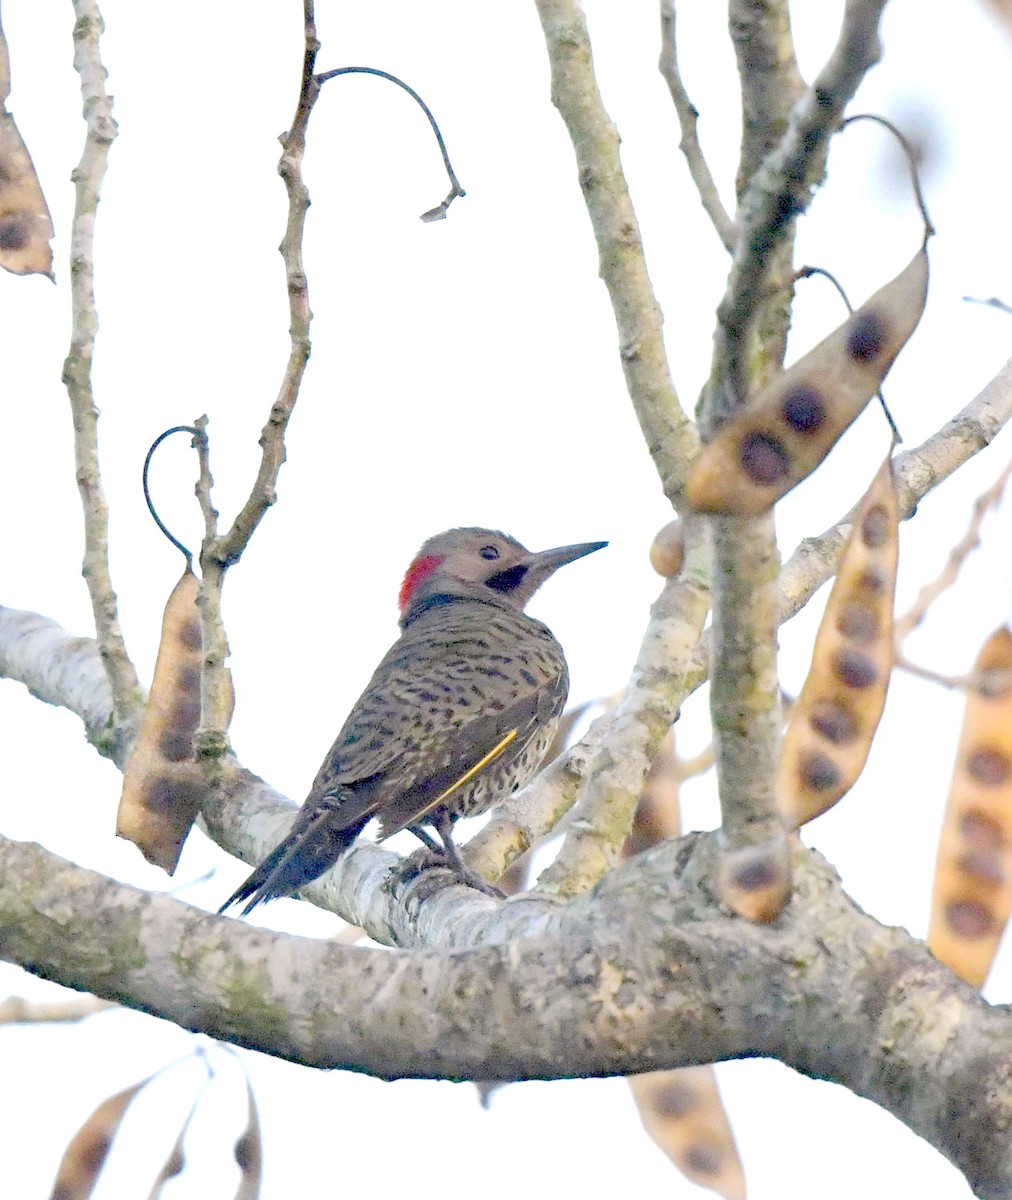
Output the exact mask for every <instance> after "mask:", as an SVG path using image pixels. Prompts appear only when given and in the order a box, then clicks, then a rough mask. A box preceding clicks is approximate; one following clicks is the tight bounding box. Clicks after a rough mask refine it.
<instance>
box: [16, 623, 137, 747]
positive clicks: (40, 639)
mask: <svg viewBox="0 0 1012 1200" xmlns="http://www.w3.org/2000/svg"><path fill="white" fill-rule="evenodd" d="M0 679H13V680H16V681H17V682H18V683H23V684H24V685H25V687H26V688H27V689H28V690H29V692H31V694H32V695H33V696H34V697H35V698H36V699H37V700H41V701H42V702H43V703H44V704H55V705H57V706H59V707H60V708H68V709H70V711H71V712H72V713H74V714H75V715H76V716H78V717H80V718H81V720H82V721H83V722H84V728H85V732H86V734H87V737H88V741H89V742H91V744H92V745H93V746H94V747H95V748H96V749H97V750H98V752H99V753H100V754H103V755H105V756H106V757H107V758H111V759H112V760H113V762H115V763H116V765H117V766H118V767H120V768H122V767H123V766H124V764H125V763H126V760H127V755H128V754H129V752H130V746H131V745H132V744H133V737H132V732H131V730H132V727H131V729H128V728H127V727H125V726H123V725H117V724H116V723H115V720H114V716H113V707H112V706H113V699H112V689H111V688H110V686H109V677H108V675H107V674H106V672H105V668H104V667H103V665H102V658H101V656H100V654H99V650H98V644H97V642H96V641H95V640H94V638H85V637H75V636H74V635H73V634H71V633H68V632H67V631H66V630H65V629H64V628H63V627H62V626H60V625H57V624H56V622H55V621H52V620H50V618H49V617H43V616H41V615H40V614H39V613H33V612H25V611H23V610H21V609H17V608H4V607H3V605H0Z"/></svg>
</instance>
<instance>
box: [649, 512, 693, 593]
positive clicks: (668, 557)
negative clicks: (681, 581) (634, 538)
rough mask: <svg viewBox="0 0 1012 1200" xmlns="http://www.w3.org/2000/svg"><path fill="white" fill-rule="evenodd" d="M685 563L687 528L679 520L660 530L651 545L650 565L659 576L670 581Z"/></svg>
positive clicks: (670, 522)
mask: <svg viewBox="0 0 1012 1200" xmlns="http://www.w3.org/2000/svg"><path fill="white" fill-rule="evenodd" d="M684 561H685V526H684V524H683V523H682V522H681V521H680V520H679V519H678V518H677V517H675V519H674V520H673V521H669V522H668V523H667V525H665V526H664V527H663V529H660V530H659V531H658V533H657V536H656V537H655V538H654V540H653V542H652V543H651V545H650V565H651V566H652V567H653V569H654V570H655V571H656V572H657V574H658V575H663V576H664V578H665V579H670V578H671V576H672V575H677V574H678V572H679V571H680V570H681V569H682V563H683V562H684Z"/></svg>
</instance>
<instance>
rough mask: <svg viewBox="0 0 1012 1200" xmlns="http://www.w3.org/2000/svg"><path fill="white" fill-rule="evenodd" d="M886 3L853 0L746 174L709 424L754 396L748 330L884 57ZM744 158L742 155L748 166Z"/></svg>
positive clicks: (779, 2)
mask: <svg viewBox="0 0 1012 1200" xmlns="http://www.w3.org/2000/svg"><path fill="white" fill-rule="evenodd" d="M885 5H886V0H847V4H846V7H845V10H844V16H843V25H842V27H841V30H840V37H839V39H838V41H837V44H836V46H835V48H834V50H833V52H832V54H831V55H830V57H829V58H828V60H827V61H826V64H825V66H824V67H823V68H822V70H821V71H820V72H819V75H818V77H817V78H816V80H815V82H814V83H813V85H812V86H811V87H810V88H809V89H808V91H807V92H806V93H805V94H804V95H803V96H802V97H801V99H800V100H799V101H798V102H797V103H796V104H795V106H794V108H793V110H792V112H791V115H790V121H789V124H788V127H787V130H786V132H785V133H784V135H783V137H782V138H781V139H780V140H779V142H778V144H777V145H776V146H775V148H774V149H772V150H771V151H770V152H769V153H768V154H766V156H765V158H764V159H763V160H762V162H761V164H760V165H759V166H758V167H757V168H756V169H755V171H754V172H753V173H751V174H748V175H747V176H746V177H747V179H748V183H747V186H746V187H745V190H744V193H743V194H742V198H741V204H740V207H739V211H738V214H737V218H736V220H737V228H738V243H737V249H736V251H735V256H734V261H733V262H732V265H731V271H730V274H729V275H728V280H727V287H726V290H725V292H724V297H723V299H722V300H721V302H720V305H719V307H718V309H717V316H718V330H717V336H716V339H715V346H714V360H713V361H714V379H715V380H717V381H719V382H718V383H717V385H716V386H715V387H714V388H713V389H712V393H713V394H712V396H711V407H710V411H709V415H708V418H707V420H708V424H709V428H710V429H712V428H713V427H715V426H716V425H717V424H719V423H720V422H721V421H723V420H724V419H726V418H727V416H729V415H730V413H731V412H732V411H734V409H735V408H736V407H738V406H740V405H741V404H744V403H745V401H746V399H747V397H748V391H749V385H750V383H751V382H752V380H751V378H750V373H749V371H748V370H747V369H746V367H745V362H746V360H747V355H748V336H747V335H748V333H749V330H750V329H751V326H752V322H753V321H754V319H755V316H756V313H757V312H758V310H759V306H760V303H761V300H762V297H763V295H764V293H766V292H767V291H769V284H770V280H771V278H773V277H774V276H773V275H771V272H772V271H775V269H776V266H777V263H778V262H779V258H778V255H777V249H778V247H779V246H780V245H781V244H782V243H783V241H784V239H786V238H787V237H788V236H789V234H790V232H791V231H792V230H793V229H794V224H795V218H796V217H797V216H798V215H799V214H800V213H802V212H804V211H805V209H806V208H807V207H808V205H809V203H810V200H811V196H812V190H813V186H814V184H815V183H816V182H817V180H818V179H819V177H820V176H821V174H822V171H823V170H824V167H825V160H826V152H827V149H828V144H829V137H830V135H831V134H832V132H833V131H834V130H835V129H836V128H837V127H838V125H839V122H840V119H841V117H842V115H843V110H844V108H845V107H846V105H847V104H848V103H849V101H850V99H851V97H852V96H853V95H854V92H855V91H856V90H857V88H858V85H859V84H860V83H861V81H862V79H864V77H865V75H866V74H867V73H868V71H869V70H870V69H871V68H872V67H873V66H874V65H875V63H876V62H877V61H878V58H879V53H880V46H879V40H878V25H879V20H880V19H881V16H882V10H883V9H884V8H885ZM736 7H737V9H738V10H742V9H745V10H751V9H756V8H761V9H763V10H765V8H766V7H767V5H766V3H764V2H763V0H741V3H739V4H738V5H737V6H736ZM774 7H775V8H778V9H784V8H785V7H786V6H785V5H784V4H783V0H776V2H775V4H774ZM759 28H760V29H761V28H762V24H761V23H760V25H759ZM732 33H734V28H733V24H732ZM746 109H747V105H746ZM744 158H745V156H744V154H743V165H745V164H744ZM746 171H747V165H746ZM785 303H786V300H785Z"/></svg>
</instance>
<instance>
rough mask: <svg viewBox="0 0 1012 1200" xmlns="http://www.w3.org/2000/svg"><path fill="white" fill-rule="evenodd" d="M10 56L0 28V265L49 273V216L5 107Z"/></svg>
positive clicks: (27, 272)
mask: <svg viewBox="0 0 1012 1200" xmlns="http://www.w3.org/2000/svg"><path fill="white" fill-rule="evenodd" d="M10 83H11V74H10V59H9V57H8V54H7V41H6V39H5V37H4V33H3V30H2V29H0V267H3V268H4V269H5V270H8V271H12V272H13V273H14V274H15V275H30V274H33V273H36V274H39V275H48V276H49V278H50V279H52V278H53V251H52V247H51V246H50V245H49V242H50V240H51V238H52V237H53V222H52V219H51V218H50V216H49V207H48V206H47V204H46V198H45V196H43V194H42V188H41V187H40V185H39V177H38V175H36V173H35V167H34V166H33V165H32V157H31V155H30V154H29V153H28V147H27V146H26V145H25V143H24V140H23V139H22V137H21V134H20V133H18V128H17V126H16V125H15V124H14V118H13V117H12V116H11V115H10V113H9V112H8V111H7V103H6V102H7V97H8V95H9V94H10Z"/></svg>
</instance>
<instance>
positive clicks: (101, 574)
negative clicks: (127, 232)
mask: <svg viewBox="0 0 1012 1200" xmlns="http://www.w3.org/2000/svg"><path fill="white" fill-rule="evenodd" d="M74 16H75V23H74V69H75V70H76V71H77V73H78V74H79V75H80V77H81V95H82V97H83V98H84V120H85V123H86V125H87V133H86V135H85V140H84V150H83V152H82V154H81V161H80V162H79V163H78V165H77V167H76V168H75V170H74V173H73V176H72V178H73V182H74V193H75V202H74V218H73V223H72V225H71V230H70V287H71V322H72V327H71V334H70V351H69V353H68V354H67V358H66V360H65V362H64V364H63V382H64V384H65V385H66V388H67V395H68V396H69V398H70V410H71V414H72V416H73V421H74V463H75V466H76V476H77V487H78V491H79V492H80V494H81V507H82V509H83V511H84V564H83V567H82V574H83V575H84V578H85V582H86V583H87V585H88V593H89V595H90V597H91V607H92V611H93V613H94V616H95V633H96V635H97V637H98V644H99V646H100V647H101V651H102V661H103V663H104V665H105V670H106V672H107V673H108V676H109V683H110V686H111V688H112V696H113V704H114V707H115V711H116V714H117V717H118V718H120V719H123V720H127V721H130V722H132V723H135V722H136V721H138V720H139V719H140V712H141V709H142V708H143V692H142V690H141V686H140V683H139V681H138V679H137V672H136V671H135V670H134V666H133V663H132V662H131V661H130V658H129V656H128V654H127V650H126V645H125V644H124V642H123V634H122V632H121V630H120V626H119V614H118V611H117V605H116V593H115V592H114V591H113V588H112V578H111V576H110V574H109V509H108V507H107V505H106V501H105V494H104V492H103V490H102V477H101V471H100V468H99V461H98V409H97V408H96V407H95V398H94V395H93V392H92V384H91V368H92V360H93V356H94V350H95V335H96V333H97V331H98V317H97V314H96V311H95V258H94V251H95V236H94V235H95V218H96V215H97V211H98V199H99V192H100V190H101V187H102V180H103V178H104V176H105V170H106V165H107V163H108V160H109V147H110V146H111V145H112V143H113V141H114V140H115V137H116V122H115V121H114V120H113V117H112V99H111V97H110V96H109V95H108V93H107V92H106V90H105V80H106V70H105V67H104V66H103V65H102V57H101V53H100V51H99V38H100V36H101V34H102V31H103V30H104V28H105V26H104V24H103V22H102V14H101V13H100V12H99V8H98V4H97V3H96V0H74Z"/></svg>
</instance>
